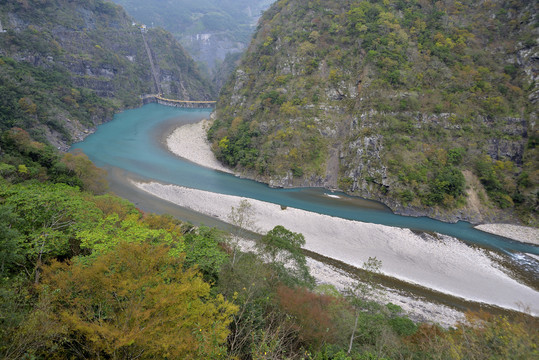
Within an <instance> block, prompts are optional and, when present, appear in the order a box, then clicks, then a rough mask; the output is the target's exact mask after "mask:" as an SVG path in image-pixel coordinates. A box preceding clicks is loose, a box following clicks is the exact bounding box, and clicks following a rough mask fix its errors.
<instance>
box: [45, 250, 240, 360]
mask: <svg viewBox="0 0 539 360" xmlns="http://www.w3.org/2000/svg"><path fill="white" fill-rule="evenodd" d="M43 280H44V281H43V285H42V286H41V287H40V294H41V295H40V296H41V297H42V298H46V297H50V298H51V305H50V310H49V311H50V312H51V317H52V319H54V321H56V322H57V323H59V324H61V327H62V328H63V329H64V331H65V333H66V335H65V337H64V339H63V340H62V346H61V347H60V348H59V349H60V350H59V351H56V352H54V354H55V355H54V356H55V357H56V358H68V357H71V356H80V355H81V354H84V355H85V356H86V357H89V358H101V357H104V358H110V359H135V358H140V359H155V358H167V359H201V358H208V359H209V358H212V359H216V358H220V357H224V355H225V352H226V351H225V348H224V347H223V343H224V341H225V339H226V337H227V335H228V329H227V326H228V324H229V323H230V320H231V316H232V315H233V314H234V312H235V311H236V306H234V305H232V304H231V303H228V302H226V301H225V300H224V299H223V297H222V296H221V295H217V296H212V295H210V285H209V284H208V283H206V282H204V281H203V279H202V277H201V276H200V275H199V274H198V273H197V272H196V271H195V270H193V269H188V270H183V259H182V258H181V257H175V256H171V255H169V248H168V247H166V246H162V245H150V244H147V243H141V244H133V243H121V244H119V245H118V247H117V248H116V249H115V251H111V252H107V253H105V254H104V255H101V256H99V257H97V258H95V259H93V260H91V259H88V258H86V259H84V258H80V259H77V260H75V261H74V262H73V263H71V264H69V263H60V262H53V263H52V265H50V266H48V267H46V269H45V273H44V279H43ZM36 330H39V329H36Z"/></svg>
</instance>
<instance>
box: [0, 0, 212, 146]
mask: <svg viewBox="0 0 539 360" xmlns="http://www.w3.org/2000/svg"><path fill="white" fill-rule="evenodd" d="M0 20H1V21H2V25H3V27H4V29H6V32H5V33H0V92H1V93H2V97H1V98H0V121H1V123H0V124H1V129H2V130H7V129H10V128H11V127H13V126H18V127H21V128H24V129H25V130H27V131H29V132H30V133H31V135H32V136H33V137H34V138H35V139H39V140H40V141H49V142H52V143H53V144H54V145H56V146H64V145H65V144H66V143H70V142H72V141H73V140H76V139H77V138H80V136H81V135H82V134H83V133H84V131H85V130H87V129H88V128H92V127H95V126H96V125H97V124H99V123H102V122H103V121H105V120H107V119H110V117H111V115H112V113H113V112H114V111H117V110H119V109H123V108H126V107H134V106H138V105H140V99H139V96H140V95H142V94H153V93H156V90H155V86H154V83H153V80H152V76H151V72H150V63H149V60H148V56H147V54H146V50H145V47H144V43H143V39H142V35H141V32H140V30H139V29H138V27H137V26H132V21H131V19H130V18H129V17H127V15H126V14H125V12H124V11H123V9H122V8H120V7H119V6H117V5H114V4H112V3H108V2H105V1H101V0H92V1H67V0H55V1H41V0H28V1H27V0H25V1H15V0H9V1H3V2H2V3H1V4H0ZM146 38H147V41H148V44H149V45H150V48H151V51H152V53H153V56H154V57H155V59H154V62H155V63H156V67H157V71H158V76H159V77H160V82H161V88H162V89H163V91H164V92H165V95H166V96H168V97H173V98H181V99H192V100H209V99H211V98H213V92H212V87H211V85H210V84H209V83H208V82H206V81H205V80H203V79H202V78H201V76H200V74H199V72H198V70H197V68H196V66H195V64H194V62H193V61H192V60H191V58H190V57H189V56H188V55H187V54H186V53H185V51H184V50H183V49H182V48H181V46H180V45H179V44H178V43H177V42H176V41H175V40H174V38H173V37H172V36H171V35H170V34H168V33H166V32H164V31H161V30H155V31H150V32H148V33H147V34H146Z"/></svg>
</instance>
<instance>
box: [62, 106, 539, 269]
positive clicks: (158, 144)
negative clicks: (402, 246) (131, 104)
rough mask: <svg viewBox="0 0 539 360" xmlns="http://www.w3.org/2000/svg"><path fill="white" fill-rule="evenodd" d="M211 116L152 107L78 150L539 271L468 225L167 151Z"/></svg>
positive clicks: (125, 166) (161, 176)
mask: <svg viewBox="0 0 539 360" xmlns="http://www.w3.org/2000/svg"><path fill="white" fill-rule="evenodd" d="M209 114H210V111H209V110H202V109H178V108H172V107H166V106H162V105H158V104H148V105H145V106H143V107H141V108H138V109H133V110H127V111H124V112H122V113H120V114H117V115H116V116H115V117H114V119H113V120H112V121H111V122H109V123H106V124H104V125H101V126H99V128H98V129H97V131H96V132H95V133H94V134H92V135H90V136H88V137H87V138H86V139H85V140H84V141H82V142H80V143H77V144H74V145H73V147H72V150H73V149H81V150H83V151H84V153H86V154H87V155H88V156H89V157H90V159H91V160H92V161H94V162H95V163H96V165H98V166H102V167H106V168H117V169H121V170H123V171H126V172H128V173H131V174H135V175H136V176H137V177H138V178H141V179H146V180H151V179H153V180H157V181H159V182H163V183H171V184H176V185H181V186H186V187H190V188H196V189H201V190H207V191H212V192H216V193H222V194H229V195H237V196H244V197H249V198H253V199H258V200H262V201H267V202H271V203H276V204H280V205H284V206H288V207H295V208H299V209H303V210H308V211H313V212H317V213H321V214H326V215H331V216H337V217H341V218H345V219H350V220H359V221H364V222H370V223H376V224H383V225H390V226H398V227H404V228H410V229H412V230H417V231H427V232H438V233H441V234H446V235H450V236H453V237H456V238H458V239H460V240H462V241H465V242H467V243H469V244H474V245H476V246H480V247H485V248H490V249H494V250H497V251H500V252H502V253H506V254H508V255H509V254H510V255H511V257H513V259H514V260H515V261H519V262H521V264H520V265H522V266H525V267H527V268H528V271H529V270H531V272H532V273H535V274H537V273H538V272H539V270H538V268H539V265H538V262H537V261H535V260H533V259H532V258H531V257H527V256H525V257H523V256H521V253H531V254H535V255H539V247H538V246H534V245H531V244H524V243H520V242H517V241H512V240H509V239H506V238H503V237H500V236H495V235H491V234H488V233H485V232H482V231H479V230H476V229H474V228H473V226H472V225H471V224H469V223H466V222H458V223H455V224H450V223H444V222H441V221H437V220H433V219H430V218H427V217H408V216H400V215H395V214H393V213H392V212H391V211H390V210H389V209H387V208H386V207H384V206H383V205H381V204H379V203H376V202H371V201H365V200H361V199H358V198H354V197H349V196H346V195H345V194H342V193H330V192H329V191H327V190H324V189H312V188H308V189H307V188H300V189H273V188H270V187H268V186H267V185H265V184H261V183H258V182H255V181H251V180H247V179H241V178H239V177H236V176H234V175H231V174H226V173H222V172H219V171H214V170H210V169H207V168H204V167H201V166H198V165H196V164H193V163H191V162H189V161H186V160H183V159H181V158H178V157H177V156H175V155H173V154H172V153H170V152H169V151H168V150H167V149H166V148H165V146H164V144H163V141H162V138H163V134H164V133H165V132H167V131H170V130H171V129H173V128H175V127H176V126H179V125H181V124H187V123H193V122H196V121H198V120H201V119H203V118H208V117H209ZM328 194H329V195H332V196H328ZM335 196H338V198H336V197H335ZM530 268H531V269H530Z"/></svg>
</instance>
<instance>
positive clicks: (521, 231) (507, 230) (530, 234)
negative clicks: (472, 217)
mask: <svg viewBox="0 0 539 360" xmlns="http://www.w3.org/2000/svg"><path fill="white" fill-rule="evenodd" d="M475 228H476V229H477V230H481V231H484V232H488V233H491V234H494V235H500V236H503V237H506V238H509V239H513V240H516V241H520V242H525V243H529V244H534V245H539V229H537V228H532V227H528V226H520V225H511V224H482V225H477V226H476V227H475Z"/></svg>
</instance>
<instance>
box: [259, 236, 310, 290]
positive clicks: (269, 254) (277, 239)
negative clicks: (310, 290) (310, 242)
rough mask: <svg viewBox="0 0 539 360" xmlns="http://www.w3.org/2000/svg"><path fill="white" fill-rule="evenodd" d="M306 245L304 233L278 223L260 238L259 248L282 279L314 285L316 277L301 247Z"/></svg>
mask: <svg viewBox="0 0 539 360" xmlns="http://www.w3.org/2000/svg"><path fill="white" fill-rule="evenodd" d="M304 245H305V237H304V236H303V235H302V234H300V233H295V232H292V231H290V230H288V229H286V228H285V227H284V226H281V225H278V226H276V227H274V228H273V229H272V230H270V231H269V232H268V233H267V234H266V235H264V236H263V237H262V239H260V241H259V242H258V243H257V250H258V253H259V254H260V255H261V256H262V258H263V259H265V260H267V261H268V262H269V263H270V264H271V265H272V266H273V267H274V268H275V269H276V270H277V274H278V275H279V277H280V279H281V280H282V281H285V282H289V283H290V282H292V283H299V284H303V285H307V286H312V285H314V279H313V277H312V276H311V275H310V274H309V267H308V266H307V260H306V259H305V255H304V254H303V251H302V249H301V247H302V246H304Z"/></svg>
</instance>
